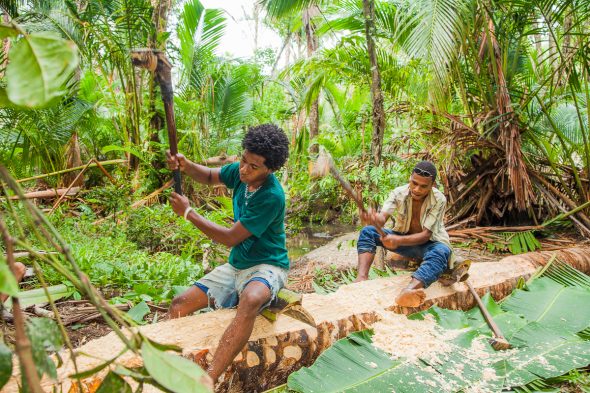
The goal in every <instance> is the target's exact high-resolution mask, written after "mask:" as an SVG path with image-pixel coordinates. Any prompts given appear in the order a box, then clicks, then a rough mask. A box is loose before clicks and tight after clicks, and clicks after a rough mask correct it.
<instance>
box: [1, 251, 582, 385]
mask: <svg viewBox="0 0 590 393" xmlns="http://www.w3.org/2000/svg"><path fill="white" fill-rule="evenodd" d="M553 258H556V259H558V260H561V261H563V262H566V263H568V264H570V265H571V266H573V267H575V268H576V269H578V270H580V271H582V272H585V273H588V272H590V247H579V248H571V249H564V250H560V251H557V252H554V251H552V252H534V253H528V254H522V255H518V256H510V257H507V258H504V259H502V260H500V261H498V262H488V263H475V264H473V265H472V267H471V269H470V272H469V273H470V281H471V283H472V284H473V286H474V287H475V288H476V290H477V292H478V293H479V294H480V295H481V294H483V293H485V292H486V291H489V292H490V293H491V295H492V296H493V297H494V299H496V300H499V299H502V298H504V297H505V296H507V295H508V294H510V293H511V292H512V291H513V290H514V289H515V288H516V286H517V284H518V282H519V280H520V279H521V278H524V279H528V278H529V277H530V276H531V275H532V274H534V273H535V272H536V271H537V268H538V267H539V266H543V265H545V264H546V263H547V262H548V261H549V260H551V259H553ZM407 283H408V277H407V276H394V277H390V278H384V279H377V280H371V281H365V282H361V283H356V284H351V285H347V286H343V287H341V288H340V289H339V290H338V291H337V292H335V293H333V294H330V295H318V294H309V295H304V297H303V306H304V307H305V309H306V310H307V311H308V312H310V313H311V314H312V316H313V317H314V319H315V321H316V323H317V328H314V327H311V326H309V325H306V324H304V323H302V322H299V321H297V320H294V319H291V318H290V317H287V316H280V317H279V318H278V320H277V321H276V322H274V323H271V322H269V321H268V320H267V319H265V318H264V317H258V318H257V320H256V323H255V325H254V330H253V332H252V336H251V337H250V341H249V342H248V344H247V346H246V347H244V349H243V350H242V352H241V353H240V354H239V355H238V356H237V358H236V359H235V360H234V362H233V363H232V365H231V366H230V368H229V369H228V370H227V371H226V372H225V373H224V374H223V375H222V377H221V379H220V381H219V384H218V385H217V389H216V391H218V392H226V391H228V389H229V386H230V385H231V389H232V391H244V392H260V391H264V390H267V389H270V388H272V387H274V386H277V385H279V384H281V383H284V382H285V381H286V379H287V376H288V375H289V374H291V373H292V372H294V371H297V370H298V369H300V368H301V367H303V366H308V365H310V364H312V363H313V362H314V361H315V359H316V358H317V357H318V356H319V355H320V353H322V352H323V351H324V350H325V349H327V348H328V347H330V346H331V345H332V344H333V343H334V342H335V341H336V340H338V339H340V338H343V337H346V336H347V335H348V334H350V333H352V332H355V331H358V330H362V329H366V328H369V327H371V325H372V324H373V323H375V322H376V321H377V320H379V312H380V311H382V310H384V309H386V310H391V311H394V312H396V313H404V314H408V313H413V312H416V311H420V310H423V309H426V308H428V307H430V306H432V305H433V304H437V305H438V306H439V307H442V308H447V309H461V310H467V309H471V308H472V307H474V306H475V301H474V299H473V297H472V296H471V294H470V292H469V290H468V288H467V287H466V286H465V285H464V284H457V285H455V286H454V287H442V286H441V285H440V284H438V283H435V284H434V285H432V286H431V287H429V288H428V289H427V291H426V292H427V298H426V302H425V303H424V304H423V305H422V306H421V307H419V308H413V309H409V308H401V307H399V306H397V305H396V304H395V302H394V300H393V299H395V297H396V295H397V293H398V292H399V291H400V290H401V289H402V288H404V287H405V286H406V285H407ZM235 313H236V311H235V310H219V311H213V312H210V313H206V314H198V315H193V316H190V317H186V318H181V319H174V320H169V321H166V322H161V323H157V324H153V325H146V326H143V327H140V328H139V329H140V331H141V332H142V334H144V335H146V336H147V337H149V338H150V339H152V340H154V341H157V342H159V343H162V344H174V345H178V346H180V347H181V348H184V352H183V354H184V356H186V357H188V358H189V359H191V360H193V361H195V362H197V363H199V364H200V365H202V366H203V367H206V366H207V365H208V364H209V362H210V361H211V358H212V353H213V352H214V351H215V346H216V345H217V343H218V341H219V339H220V337H221V335H222V333H223V331H224V329H225V327H227V326H228V324H229V323H230V321H231V320H232V319H233V318H234V316H235ZM195 326H198V329H195ZM122 345H123V344H122V343H121V342H120V341H119V340H118V339H117V337H116V336H115V335H114V333H111V334H109V335H108V336H105V337H102V338H99V339H96V340H94V341H91V342H89V343H88V344H86V345H84V346H82V347H81V348H79V349H78V351H79V352H83V353H91V354H93V355H94V357H92V358H90V357H79V358H78V368H79V370H80V371H83V370H89V369H91V368H93V367H96V366H97V365H98V364H99V363H100V361H99V360H97V359H111V358H113V357H114V356H116V355H117V354H118V353H119V352H120V351H121V349H122ZM63 356H64V357H67V356H66V355H65V354H64V355H63ZM120 362H121V363H122V364H123V365H126V366H128V367H139V366H141V359H140V358H139V357H137V356H136V355H133V354H132V353H130V352H128V353H127V354H126V355H125V356H124V357H123V358H122V359H121V361H120ZM65 364H69V362H68V360H67V359H65ZM69 367H71V365H70V366H69ZM58 373H59V376H60V377H59V380H60V381H62V387H63V388H64V389H63V390H64V391H68V389H69V387H70V385H71V383H72V381H71V380H69V379H68V375H70V374H71V373H72V370H71V369H68V367H62V368H61V369H60V370H58ZM104 374H105V373H101V374H99V375H98V376H94V377H90V378H89V379H87V380H86V381H84V383H85V385H86V386H93V388H89V390H88V391H89V392H94V391H95V389H96V388H97V385H98V382H99V381H100V378H102V377H104ZM15 382H16V380H15V379H13V380H12V382H11V383H10V384H9V385H8V387H7V388H6V392H16V391H17V386H16V383H15ZM47 383H49V382H47ZM47 387H49V386H48V385H47Z"/></svg>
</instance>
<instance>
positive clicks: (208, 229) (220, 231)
mask: <svg viewBox="0 0 590 393" xmlns="http://www.w3.org/2000/svg"><path fill="white" fill-rule="evenodd" d="M170 205H171V206H172V210H174V213H176V214H178V215H179V216H181V217H182V216H184V213H185V212H186V210H187V209H188V208H189V207H190V204H189V200H188V198H187V197H185V196H184V195H178V194H177V193H175V192H173V193H172V194H171V195H170ZM186 218H187V219H188V220H189V221H190V222H192V223H193V225H194V226H196V227H197V228H199V229H200V230H201V232H203V233H204V234H205V235H206V236H207V237H208V238H210V239H211V240H213V241H216V242H218V243H221V244H223V245H225V246H227V247H234V246H236V245H238V244H240V243H241V242H243V241H244V240H246V239H247V238H249V237H250V236H252V233H250V231H248V230H247V229H246V228H245V227H244V226H243V225H242V223H241V222H239V221H238V222H236V223H235V224H234V225H232V226H231V227H230V228H226V227H224V226H221V225H218V224H216V223H214V222H211V221H209V220H207V219H205V218H204V217H203V216H201V215H200V214H198V213H197V212H195V211H194V210H191V211H190V212H189V213H188V215H187V217H186Z"/></svg>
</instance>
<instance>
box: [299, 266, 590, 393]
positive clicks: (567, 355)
mask: <svg viewBox="0 0 590 393" xmlns="http://www.w3.org/2000/svg"><path fill="white" fill-rule="evenodd" d="M581 274H582V273H579V272H578V274H575V275H574V274H573V273H571V272H570V273H569V274H568V276H569V277H570V278H571V277H576V279H575V280H573V279H569V280H568V283H569V284H570V286H564V285H561V284H559V283H557V282H555V281H553V280H551V279H549V278H540V279H537V280H535V281H533V282H532V283H531V284H529V285H528V291H522V290H517V291H515V292H514V293H513V294H512V295H511V297H510V298H509V299H508V300H506V301H505V302H504V303H502V307H500V306H499V305H498V304H496V303H495V302H494V301H493V299H491V297H489V296H486V297H485V298H484V302H485V304H486V306H487V308H488V309H490V312H491V314H492V315H493V316H494V320H495V321H496V323H497V324H498V326H499V327H500V328H501V330H502V331H503V333H504V334H505V336H506V337H507V338H509V341H510V342H511V344H512V346H513V348H512V349H511V350H509V351H495V350H493V348H492V347H491V345H489V343H488V339H489V337H490V336H491V332H490V329H489V328H488V327H487V325H486V323H485V321H484V320H483V318H482V316H481V313H480V311H479V310H478V309H477V308H474V309H472V310H469V311H467V312H462V311H453V310H444V309H440V308H438V307H432V308H431V309H430V310H427V311H425V312H422V313H419V314H415V315H413V316H411V318H412V319H423V318H424V316H425V315H426V314H430V315H432V316H433V317H434V318H435V320H436V321H437V322H438V324H439V326H440V327H444V328H447V329H448V328H450V329H463V330H464V331H463V332H462V333H461V334H460V335H458V336H457V337H456V338H455V339H453V340H452V341H450V342H446V344H445V346H446V347H447V348H449V350H447V351H444V352H439V353H436V354H435V355H434V356H432V354H431V353H429V351H425V352H424V355H423V356H422V357H421V358H420V361H418V362H412V363H410V362H408V361H406V360H404V359H400V360H397V361H393V360H391V359H389V356H388V355H387V354H385V353H383V352H382V351H381V350H379V349H377V348H375V347H373V346H372V345H371V343H370V335H369V334H368V333H355V334H353V335H351V336H349V337H348V338H346V339H344V340H340V341H338V342H337V343H336V344H335V345H334V346H332V347H331V348H330V349H328V350H327V351H325V352H324V353H323V354H322V355H321V356H320V357H319V358H318V360H317V361H316V362H315V364H314V365H313V366H311V367H309V368H303V369H301V370H299V371H297V372H295V373H293V374H292V375H291V376H290V377H289V380H288V388H289V389H291V390H295V391H298V392H305V393H307V392H320V391H321V392H341V391H343V392H368V391H395V392H421V391H436V392H460V391H465V390H469V389H475V390H477V391H486V392H499V391H502V390H504V389H509V388H513V387H516V386H523V385H529V384H531V385H530V386H533V384H535V383H538V382H539V381H540V380H542V379H546V378H554V377H558V376H560V375H563V374H565V373H567V372H569V371H570V370H573V369H576V368H579V367H585V366H587V365H588V364H590V340H587V336H585V335H578V334H575V333H576V332H578V331H580V330H581V329H584V328H585V327H586V326H587V325H588V323H589V321H590V319H589V317H588V313H587V311H586V309H587V306H586V304H587V303H588V300H589V299H588V296H590V295H589V294H588V293H589V292H590V291H588V290H587V289H586V284H587V281H586V280H584V279H582V278H581V276H580V275H581ZM576 283H578V284H580V285H578V286H576ZM580 303H581V304H580ZM572 306H573V307H575V310H576V312H572ZM578 311H579V312H578ZM523 315H524V316H523ZM527 319H528V320H527ZM482 344H483V345H482ZM417 345H419V343H417Z"/></svg>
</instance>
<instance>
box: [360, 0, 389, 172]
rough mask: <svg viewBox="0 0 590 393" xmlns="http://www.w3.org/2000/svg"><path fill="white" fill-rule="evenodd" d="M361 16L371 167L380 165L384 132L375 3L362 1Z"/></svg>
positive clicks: (368, 0) (369, 0) (366, 0)
mask: <svg viewBox="0 0 590 393" xmlns="http://www.w3.org/2000/svg"><path fill="white" fill-rule="evenodd" d="M363 14H364V15H365V35H366V38H367V51H368V54H369V61H370V63H371V98H372V100H373V135H372V138H371V154H372V156H373V165H375V166H378V165H379V164H380V163H381V152H382V150H383V134H384V132H385V110H384V109H383V93H382V92H381V74H380V73H379V64H378V62H377V52H376V50H375V42H374V41H373V37H374V36H375V35H376V33H375V3H374V1H373V0H363Z"/></svg>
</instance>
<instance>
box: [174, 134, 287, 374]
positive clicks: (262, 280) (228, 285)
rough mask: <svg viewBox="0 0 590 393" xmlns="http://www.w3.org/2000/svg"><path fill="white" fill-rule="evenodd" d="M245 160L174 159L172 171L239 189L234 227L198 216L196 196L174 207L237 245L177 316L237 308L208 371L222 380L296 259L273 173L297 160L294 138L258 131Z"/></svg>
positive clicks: (247, 140)
mask: <svg viewBox="0 0 590 393" xmlns="http://www.w3.org/2000/svg"><path fill="white" fill-rule="evenodd" d="M242 147H243V149H244V152H243V154H242V157H241V160H240V162H239V163H234V164H229V165H226V166H224V167H223V168H221V169H217V168H207V167H205V166H202V165H198V164H195V163H194V162H191V161H189V160H188V159H186V158H185V157H184V156H183V155H182V154H178V155H177V156H176V157H172V156H170V154H168V166H169V167H170V169H176V168H180V170H181V171H182V172H184V173H185V174H186V175H188V176H189V177H191V178H192V179H194V180H195V181H197V182H199V183H203V184H208V185H214V184H225V185H226V186H227V187H228V188H229V189H231V190H233V196H232V202H233V210H234V224H233V225H232V226H231V228H226V227H223V226H220V225H217V224H215V223H213V222H211V221H208V220H206V219H205V218H203V217H202V216H200V215H199V214H197V213H196V212H195V211H194V210H193V209H192V208H191V207H190V204H189V200H188V198H186V197H184V196H181V195H178V194H176V193H172V196H171V197H170V204H171V206H172V209H173V210H174V212H175V213H176V214H178V215H179V216H184V217H185V219H187V220H189V221H190V222H192V223H193V224H194V225H195V226H196V227H197V228H199V229H200V230H201V231H202V232H203V233H204V234H205V235H207V236H208V237H209V238H211V239H212V240H214V241H216V242H218V243H221V244H224V245H226V246H228V247H231V253H230V256H229V263H226V264H224V265H221V266H218V267H217V268H215V269H214V270H213V271H212V272H210V273H209V274H207V275H205V276H204V277H203V278H201V279H200V280H198V281H197V282H196V283H195V285H193V286H192V287H191V288H189V289H187V290H186V291H185V292H184V293H183V294H181V295H179V296H177V297H176V298H174V300H173V301H172V305H171V306H170V310H169V313H170V317H171V318H179V317H183V316H185V315H188V314H190V313H193V312H195V311H197V310H199V309H202V308H205V307H207V306H208V305H210V304H211V305H214V306H215V307H216V308H231V307H235V306H237V313H236V316H235V318H234V319H233V321H232V322H231V324H230V325H229V326H228V327H227V329H226V330H225V332H224V333H223V336H222V337H221V340H220V342H219V345H218V347H217V350H216V351H215V355H214V356H213V360H212V362H211V365H210V367H209V370H207V372H208V374H209V376H210V377H211V378H212V379H213V381H214V382H217V379H218V378H219V376H220V375H221V374H222V373H223V372H224V371H225V369H226V368H227V366H229V364H230V363H231V362H232V361H233V359H234V358H235V357H236V356H237V354H238V353H239V352H240V351H241V350H242V348H244V346H245V345H246V343H247V342H248V339H249V338H250V334H251V333H252V329H253V327H254V320H255V319H256V315H258V313H259V311H260V310H262V309H263V308H265V307H267V306H268V305H269V304H270V303H271V301H272V300H273V299H274V298H275V297H276V295H277V293H278V291H279V290H280V289H281V288H282V287H283V286H284V284H285V282H286V280H287V272H288V269H289V258H288V257H287V248H286V242H285V239H286V238H285V227H284V219H285V194H284V192H283V188H282V187H281V184H280V183H279V181H278V180H277V178H276V177H275V176H274V174H273V172H275V171H276V170H278V169H280V168H281V167H282V166H283V165H284V164H285V162H286V161H287V157H288V155H289V140H288V138H287V136H286V135H285V133H284V132H283V130H281V129H280V128H278V127H277V126H275V125H272V124H263V125H260V126H257V127H252V128H250V129H249V130H248V133H247V134H246V136H245V137H244V140H243V141H242Z"/></svg>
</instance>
